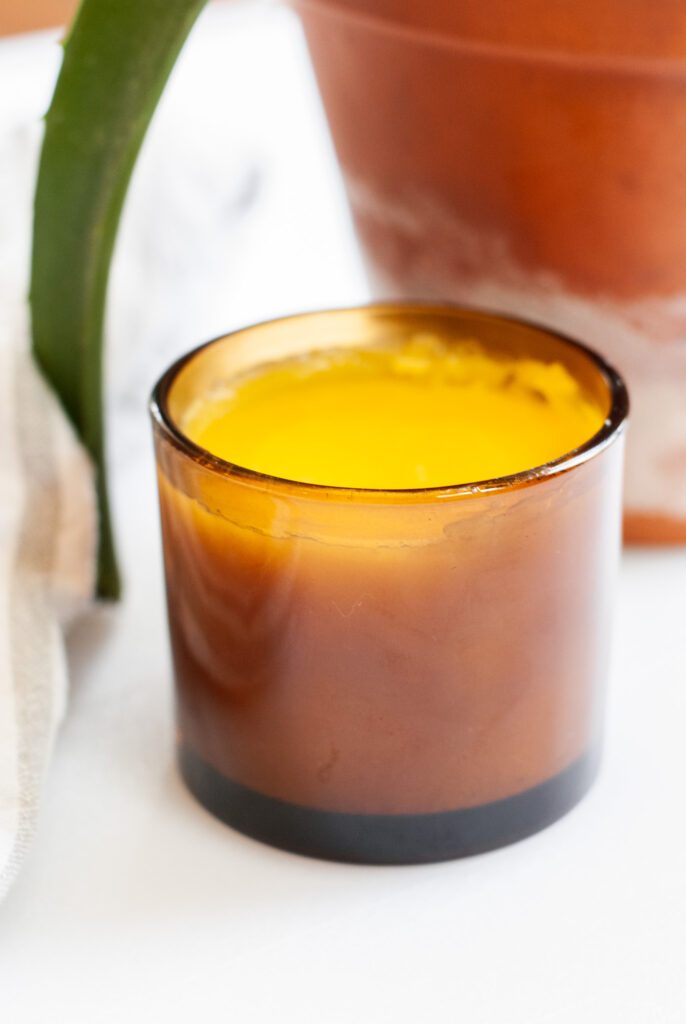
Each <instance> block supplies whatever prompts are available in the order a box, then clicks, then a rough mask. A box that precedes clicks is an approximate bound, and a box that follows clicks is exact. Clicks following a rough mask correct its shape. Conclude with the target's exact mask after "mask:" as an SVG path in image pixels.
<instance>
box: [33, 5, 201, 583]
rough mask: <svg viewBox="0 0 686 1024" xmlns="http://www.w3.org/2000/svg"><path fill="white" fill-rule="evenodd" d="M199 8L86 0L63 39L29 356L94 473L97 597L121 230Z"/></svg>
mask: <svg viewBox="0 0 686 1024" xmlns="http://www.w3.org/2000/svg"><path fill="white" fill-rule="evenodd" d="M204 3H205V0H83V3H82V4H81V7H80V9H79V11H78V14H77V16H76V19H75V21H74V24H73V26H72V29H71V31H70V33H69V37H68V39H67V41H66V43H65V48H64V59H63V63H62V68H61V71H60V75H59V78H58V80H57V85H56V87H55V93H54V96H53V99H52V104H51V106H50V109H49V111H48V113H47V115H46V119H45V136H44V140H43V148H42V152H41V159H40V167H39V172H38V181H37V185H36V195H35V208H34V228H33V255H32V267H31V295H30V300H31V312H32V331H33V348H34V352H35V355H36V358H37V360H38V362H39V364H40V366H41V368H42V370H43V372H44V373H45V375H46V377H47V378H48V380H49V381H50V382H51V384H52V385H53V387H54V388H55V390H56V392H57V394H58V396H59V398H60V400H61V402H62V404H63V406H64V408H65V410H66V412H67V414H68V415H69V417H70V418H71V420H72V422H73V424H74V426H75V428H76V430H77V432H78V434H79V436H80V437H81V439H82V440H83V442H84V444H85V446H86V448H87V449H88V451H89V452H90V454H91V456H92V458H93V460H94V464H95V467H96V482H97V492H98V502H99V509H100V543H99V552H98V581H97V584H98V594H99V595H100V596H101V597H108V598H117V597H118V596H119V594H120V589H121V586H120V577H119V570H118V567H117V560H116V555H115V549H114V542H113V537H112V526H111V521H110V514H109V505H108V497H107V477H106V467H105V433H104V415H103V387H102V366H103V354H102V349H103V322H104V311H105V298H106V291H107V279H108V274H109V267H110V261H111V257H112V250H113V248H114V242H115V236H116V233H117V226H118V223H119V216H120V213H121V208H122V205H123V202H124V197H125V195H126V190H127V186H128V183H129V179H130V177H131V172H132V171H133V167H134V164H135V162H136V157H137V155H138V151H139V149H140V146H141V143H142V141H143V137H144V135H145V132H146V129H147V127H148V124H149V122H150V119H151V117H152V115H153V112H154V110H155V106H156V105H157V101H158V99H159V97H160V95H161V93H162V90H163V88H164V84H165V82H166V80H167V77H168V75H169V73H170V71H171V69H172V67H173V65H174V62H175V60H176V57H177V56H178V53H179V50H180V49H181V47H182V45H183V42H184V40H185V38H186V36H187V35H188V32H189V31H190V28H191V26H192V25H193V22H194V21H195V19H196V17H197V15H198V14H199V13H200V11H201V9H202V8H203V6H204Z"/></svg>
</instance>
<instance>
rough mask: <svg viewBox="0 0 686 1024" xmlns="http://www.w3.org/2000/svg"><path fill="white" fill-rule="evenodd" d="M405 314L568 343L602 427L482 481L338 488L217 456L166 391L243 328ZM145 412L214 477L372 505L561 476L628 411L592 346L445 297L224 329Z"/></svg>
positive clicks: (170, 373) (177, 367)
mask: <svg viewBox="0 0 686 1024" xmlns="http://www.w3.org/2000/svg"><path fill="white" fill-rule="evenodd" d="M356 313H357V314H359V313H363V314H369V315H372V316H373V315H374V314H381V315H384V314H396V315H400V316H402V315H403V314H414V315H421V314H423V313H424V314H427V315H432V316H445V317H446V318H451V317H458V316H461V317H465V316H466V317H469V318H472V319H473V320H474V321H475V322H478V321H488V322H490V323H495V324H498V323H501V324H503V325H509V326H519V327H524V328H531V329H532V330H534V331H537V332H540V333H542V334H543V335H547V336H548V337H549V338H552V339H554V340H555V341H557V342H561V343H562V344H563V346H565V347H569V348H571V349H573V350H575V351H577V352H579V353H580V354H581V355H583V356H585V357H586V358H587V359H588V361H589V362H590V363H591V364H592V366H593V367H594V369H595V370H596V371H597V372H598V374H599V376H600V378H601V379H602V380H603V381H604V383H605V386H606V387H607V390H608V395H609V409H608V412H607V415H606V417H605V420H604V421H603V424H602V426H601V427H600V428H599V430H597V431H596V433H595V434H593V435H592V436H591V437H590V438H588V440H587V441H585V442H584V443H583V444H582V445H579V446H578V447H577V448H574V449H572V450H571V451H569V452H564V453H563V454H562V455H560V456H558V457H557V458H555V459H552V460H550V461H548V462H546V463H543V464H542V465H540V466H533V467H532V468H531V469H525V470H520V471H519V472H517V473H511V474H508V475H505V476H498V477H493V478H490V479H484V480H475V481H465V482H463V483H459V484H449V485H445V486H440V487H413V488H388V487H381V488H375V487H343V486H339V485H335V484H318V483H307V482H305V481H302V480H291V479H288V478H286V477H279V476H273V475H270V474H269V473H263V472H260V471H259V470H255V469H249V468H247V467H246V466H241V465H239V464H237V463H233V462H229V461H228V460H226V459H222V458H221V457H220V456H218V455H215V454H214V453H213V452H211V451H209V450H208V449H206V448H203V447H202V446H201V445H198V444H196V443H195V442H194V441H192V440H191V439H190V438H189V437H188V436H187V435H186V434H185V433H184V432H183V431H182V430H181V428H180V427H179V426H178V424H177V423H176V422H175V420H174V418H173V416H172V415H171V412H170V409H169V396H170V392H171V389H172V387H173V385H174V383H175V381H176V380H177V378H178V376H179V374H180V372H181V371H182V370H183V369H184V368H185V367H186V366H187V365H188V364H189V363H190V362H192V360H194V359H195V358H196V357H197V356H199V355H200V353H201V352H203V351H205V350H206V349H208V348H210V347H211V346H212V345H216V344H218V343H219V342H222V341H226V340H228V339H230V338H233V337H237V336H239V335H244V334H245V333H246V332H249V331H253V330H258V329H259V328H263V327H268V326H269V325H271V324H285V323H288V322H289V321H293V323H295V322H296V321H298V320H303V319H305V318H307V319H310V318H315V317H321V316H332V315H336V314H356ZM149 409H150V415H151V417H152V420H153V423H154V424H155V426H156V427H157V429H158V430H159V431H160V433H161V434H162V436H163V437H164V438H165V439H166V440H167V441H168V442H170V443H171V444H172V445H173V446H174V447H175V448H176V449H177V450H178V451H180V452H181V453H182V454H183V455H185V456H187V457H188V458H189V459H191V460H192V461H193V462H195V463H196V464H198V465H202V466H203V467H205V468H206V469H208V470H210V471H212V472H214V473H216V474H217V475H219V476H223V477H227V478H231V479H234V480H236V481H242V482H244V483H247V484H253V485H259V486H261V487H262V488H266V489H269V490H276V491H281V492H283V491H286V492H290V493H297V494H298V495H299V496H302V497H306V496H308V495H310V496H311V497H313V498H324V497H325V496H326V495H327V494H328V495H331V497H332V498H336V497H337V498H339V499H341V500H346V498H347V499H355V500H358V501H359V500H362V501H363V500H365V499H366V500H368V501H374V502H377V503H384V502H389V503H398V502H402V503H407V504H410V503H415V502H422V501H427V500H430V501H438V500H446V499H456V498H465V497H475V496H478V495H483V494H486V493H489V494H490V493H493V492H497V491H511V490H515V489H518V488H521V487H528V486H531V485H532V484H536V483H541V482H542V481H544V480H548V479H550V478H551V477H556V476H560V475H561V474H563V473H567V472H569V471H570V470H572V469H575V468H576V467H577V466H580V465H582V464H584V463H586V462H588V461H590V460H591V459H593V458H595V457H596V456H597V455H599V454H600V453H601V452H603V451H604V450H605V449H606V448H608V447H609V446H610V445H611V444H612V443H613V442H614V441H615V440H616V439H617V438H618V437H619V436H620V435H621V434H622V433H623V432H624V429H625V427H626V424H627V421H628V416H629V395H628V391H627V387H626V384H625V383H624V380H623V379H622V377H621V376H620V374H619V373H618V372H617V371H616V370H615V369H614V367H613V366H611V365H610V363H608V362H607V361H606V360H605V359H604V358H603V356H601V355H600V354H599V353H598V352H596V351H595V350H594V349H592V348H589V347H588V346H587V345H584V344H582V343H581V342H579V341H576V340H574V339H573V338H570V337H568V336H567V335H566V334H563V333H561V332H560V331H556V330H553V329H551V328H549V327H546V326H544V325H542V324H539V323H536V322H534V321H531V320H527V319H524V318H522V317H511V316H503V315H501V314H496V313H490V312H487V311H485V310H480V309H475V308H470V307H467V306H458V305H452V304H446V303H433V302H420V303H418V302H392V303H384V302H374V303H368V304H366V305H360V306H346V307H340V308H336V309H325V310H317V311H312V312H307V313H294V314H290V315H288V316H283V317H276V318H270V319H268V320H263V321H260V322H258V323H254V324H250V325H248V326H246V327H240V328H238V329H236V330H234V331H229V332H228V333H226V334H221V335H219V336H218V337H216V338H212V339H211V340H210V341H206V342H203V343H202V344H201V345H198V346H196V347H195V348H194V349H191V351H190V352H187V353H186V354H185V355H183V356H181V357H180V358H179V359H177V360H176V361H175V362H174V363H172V364H171V366H170V367H169V368H168V369H167V370H165V372H164V373H163V374H162V376H161V377H160V378H159V380H158V381H157V383H156V384H155V387H154V388H153V391H152V394H151V397H150V403H149Z"/></svg>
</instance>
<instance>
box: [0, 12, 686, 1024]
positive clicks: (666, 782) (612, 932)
mask: <svg viewBox="0 0 686 1024" xmlns="http://www.w3.org/2000/svg"><path fill="white" fill-rule="evenodd" d="M9 47H10V44H2V48H1V49H0V86H2V84H3V80H2V75H3V74H5V75H8V74H12V75H14V81H15V82H17V83H19V88H18V90H17V94H18V95H20V94H21V95H22V96H23V97H24V100H25V101H26V102H28V101H27V100H26V96H27V94H28V93H27V90H28V89H29V86H30V89H32V90H33V93H32V96H33V99H31V103H35V104H37V105H38V106H39V105H40V104H41V103H44V101H45V99H46V97H47V96H48V95H49V92H50V83H51V81H52V78H53V76H54V71H55V66H56V61H55V57H54V54H53V49H54V47H53V43H52V41H51V38H49V37H40V38H35V39H32V40H25V41H23V42H21V43H19V42H18V43H16V44H14V49H13V50H12V54H13V55H14V56H13V59H14V58H15V57H17V55H19V54H20V53H21V55H22V57H21V60H14V65H13V69H10V70H9V71H8V70H7V68H8V67H9V64H8V63H7V62H6V63H5V65H4V66H3V65H2V63H1V62H2V58H3V55H4V56H7V54H8V53H9V52H10V50H9ZM32 62H33V63H32ZM10 63H11V62H10ZM266 69H269V75H267V70H266ZM27 76H28V77H27ZM29 78H30V82H29ZM22 88H23V90H24V91H23V92H22ZM191 100H192V103H191ZM193 104H197V107H195V108H194V109H195V110H197V109H202V111H203V114H202V117H200V119H199V120H200V124H199V125H198V124H195V123H194V122H195V120H197V118H195V115H194V114H193V111H192V109H191V108H192V106H193ZM29 107H30V104H29ZM29 112H30V111H29ZM165 125H166V128H165ZM212 126H214V130H215V131H216V133H217V136H221V138H222V139H224V142H223V143H221V144H220V143H217V152H216V163H215V168H214V170H215V172H217V173H220V174H221V173H223V170H222V168H224V169H225V170H226V176H227V181H229V180H230V181H233V182H234V183H235V182H238V183H239V184H240V182H241V181H242V182H243V184H244V185H245V183H246V182H247V184H248V193H249V192H250V188H252V189H253V193H255V192H256V193H257V198H256V199H255V201H254V202H252V201H251V200H250V195H248V196H247V198H246V195H243V197H242V198H241V195H240V194H239V195H238V198H237V199H236V201H235V203H234V209H235V210H236V211H238V214H240V216H239V215H238V214H237V215H236V218H235V219H234V220H235V223H234V221H232V222H231V225H232V226H231V228H230V231H229V232H228V234H229V235H230V245H229V244H228V243H227V247H226V251H225V250H224V248H223V245H222V244H220V243H219V242H217V241H216V239H215V241H214V242H213V243H212V244H213V246H214V247H213V248H212V252H213V254H214V257H213V258H214V260H215V262H214V264H213V265H214V266H215V267H216V257H217V254H218V253H220V252H221V253H222V254H223V256H222V260H219V263H220V264H221V267H220V271H221V274H222V275H224V277H225V281H226V291H225V293H223V292H222V290H221V289H219V291H220V293H221V295H220V297H219V298H217V294H218V293H217V288H216V285H217V282H216V281H214V282H213V285H212V290H211V295H212V296H213V298H212V300H211V301H210V300H209V299H208V295H210V291H209V290H208V292H207V293H203V291H202V289H200V290H199V291H196V292H195V293H193V296H194V297H193V302H194V303H195V305H194V306H193V308H192V309H191V310H186V313H187V319H186V320H183V317H182V316H180V315H179V309H180V308H181V307H179V305H178V300H177V299H175V298H174V296H173V295H172V291H171V290H170V291H169V292H168V294H169V302H170V308H171V309H172V311H173V312H174V315H173V316H172V315H171V313H170V314H169V316H168V318H167V321H166V322H165V323H166V327H165V331H164V332H162V334H160V331H159V328H158V327H155V326H154V325H153V326H150V323H149V322H148V321H154V320H155V317H154V316H148V317H147V320H146V315H145V314H144V313H143V312H141V310H140V309H138V311H137V312H136V305H135V303H130V302H129V305H128V307H126V302H125V301H124V298H122V309H123V310H124V311H123V312H119V313H117V312H116V311H114V313H113V322H114V324H115V326H116V324H117V316H119V322H118V323H119V334H120V335H121V336H123V335H125V334H126V330H125V329H124V328H127V329H128V330H129V333H130V332H131V330H133V328H132V327H131V325H132V324H137V325H138V327H137V328H136V329H138V330H139V331H140V334H141V336H144V337H146V338H147V337H148V335H146V331H148V334H149V336H150V338H152V341H151V343H150V347H149V350H148V349H146V352H147V354H142V353H141V347H142V348H145V345H143V343H142V342H141V346H139V347H138V348H136V347H134V346H133V345H132V344H129V345H128V346H127V345H126V344H125V343H124V342H122V346H121V351H118V352H117V353H115V354H114V355H115V358H114V363H113V366H114V369H113V371H112V372H113V378H114V383H113V392H114V403H113V415H112V464H113V467H114V476H113V487H114V493H115V506H116V509H115V511H116V520H117V528H118V533H119V538H120V544H121V555H122V561H123V565H124V568H125V573H126V580H127V589H126V598H125V601H124V602H123V604H122V605H121V606H120V607H118V608H114V609H111V608H97V609H95V610H94V611H93V612H92V613H91V614H89V615H88V616H87V617H86V618H85V619H84V620H83V621H82V622H81V623H80V624H79V625H78V626H77V627H76V628H75V630H74V632H73V635H72V637H71V641H70V655H71V663H72V677H73V691H72V697H71V704H70V709H69V715H68V719H67V721H66V723H65V725H64V728H63V730H62V732H61V735H60V737H59V741H58V746H57V749H56V752H55V757H54V762H53V765H52V768H51V772H50V776H49V779H48V782H47V786H46V791H45V799H44V804H43V810H42V815H41V820H40V825H39V830H38V835H37V837H36V840H35V843H34V847H33V850H32V852H31V855H30V857H29V860H28V861H27V863H26V865H25V868H24V871H23V873H22V875H21V877H20V879H19V881H18V882H17V884H16V886H15V888H14V890H13V891H12V892H11V893H10V896H9V898H8V900H7V902H6V903H5V904H4V905H3V907H2V908H1V909H0V1019H2V1021H3V1022H4V1021H7V1022H8V1024H10V1022H11V1024H29V1022H31V1024H53V1022H55V1024H62V1022H69V1024H80V1022H83V1024H86V1022H88V1024H92V1022H95V1021H97V1022H98V1024H104V1022H109V1021H112V1022H117V1024H122V1022H124V1021H126V1022H133V1024H138V1022H146V1024H147V1022H156V1021H169V1022H174V1021H179V1022H181V1021H188V1020H192V1021H215V1020H216V1021H232V1022H235V1024H247V1022H253V1021H257V1022H279V1024H288V1022H294V1024H295V1022H297V1024H308V1022H313V1024H337V1022H345V1024H367V1022H369V1024H385V1022H389V1024H391V1022H392V1024H402V1022H412V1024H418V1022H421V1024H423V1022H431V1021H449V1022H465V1024H551V1022H555V1024H557V1022H565V1024H566V1022H569V1024H580V1022H592V1024H596V1022H603V1024H607V1022H621V1024H653V1022H655V1024H683V1022H684V1021H686V855H685V853H684V847H686V798H685V795H684V788H685V783H686V743H685V742H684V735H685V733H686V626H685V611H686V551H659V552H632V553H629V554H626V555H625V556H624V560H623V565H622V572H621V581H620V589H619V607H618V621H617V630H616V637H615V648H614V660H613V671H612V679H611V688H610V700H609V709H608V711H609V714H608V729H607V746H606V755H605V760H604V766H603V770H602V774H601V777H600V780H599V782H598V783H597V785H596V786H595V788H594V789H593V790H592V792H591V794H590V795H589V796H588V797H587V799H585V800H584V801H583V802H582V804H581V805H580V806H579V807H578V808H577V809H575V810H574V811H573V812H572V813H571V814H569V815H568V816H567V817H566V818H565V819H563V820H562V821H560V822H559V823H558V824H556V825H554V826H553V827H551V828H550V829H548V830H547V831H545V832H543V833H541V834H540V835H538V836H535V837H533V838H531V839H528V840H526V841H524V842H522V843H519V844H517V845H515V846H512V847H509V848H507V849H504V850H501V851H498V852H495V853H490V854H487V855H485V856H481V857H476V858H472V859H469V860H463V861H458V862H453V863H447V864H440V865H435V866H426V867H408V868H388V869H386V868H365V867H352V866H343V865H336V864H329V863H320V862H317V861H314V860H307V859H305V858H301V857H296V856H291V855H289V854H285V853H281V852H278V851H276V850H272V849H270V848H268V847H265V846H262V845H260V844H258V843H256V842H253V841H251V840H249V839H247V838H244V837H243V836H241V835H238V834H236V833H234V832H232V831H230V830H229V829H227V828H226V827H225V826H223V825H221V824H219V823H218V822H216V821H215V820H214V819H213V818H212V817H210V816H209V815H208V814H207V813H206V812H205V811H204V810H202V809H201V808H200V807H199V806H198V805H197V804H196V803H195V802H194V801H193V800H192V798H191V797H190V796H189V795H188V794H187V793H186V791H185V790H184V788H183V786H182V785H181V783H180V781H179V779H178V776H177V774H176V772H175V769H174V765H173V761H172V729H173V727H172V721H171V686H170V667H169V658H168V652H167V639H166V632H165V621H164V605H163V592H162V578H161V558H160V549H159V538H158V527H157V510H156V495H155V489H154V473H153V461H152V454H151V446H150V441H149V429H148V425H147V423H146V415H145V410H144V402H143V399H144V396H145V394H146V392H147V390H148V388H149V385H150V384H151V383H152V381H153V377H154V376H155V374H156V373H157V371H158V370H159V369H160V368H161V367H162V366H163V365H164V364H165V363H166V362H168V361H169V360H170V359H171V357H172V356H173V354H174V352H175V351H178V350H180V349H182V348H186V347H188V346H189V345H190V344H191V343H194V342H196V341H199V340H202V339H203V338H204V337H207V336H210V334H211V333H212V332H213V331H214V333H217V332H218V331H219V330H220V329H221V328H222V327H226V328H228V327H231V326H233V325H234V324H237V323H241V322H247V321H250V320H254V319H259V318H263V317H265V316H270V315H273V314H277V313H281V312H287V311H290V310H293V309H298V308H307V307H315V306H324V305H332V304H336V303H347V302H351V301H354V300H356V299H364V298H365V297H366V291H365V285H364V282H363V278H362V274H361V270H360V267H359V265H358V262H357V257H356V255H355V251H354V247H353V243H352V236H351V232H350V226H349V223H348V221H347V215H346V213H345V209H344V206H343V202H342V192H341V187H340V183H339V181H338V178H337V176H336V171H335V166H334V162H333V157H332V153H331V149H330V145H329V143H328V141H327V138H326V135H325V132H324V129H323V120H322V117H321V112H320V111H319V109H318V106H317V100H316V96H315V93H314V92H313V87H312V81H311V76H310V73H309V71H308V69H307V65H306V63H305V59H304V51H303V46H302V41H301V38H300V35H299V32H298V30H297V27H296V25H295V23H294V21H293V20H292V18H291V17H290V16H289V15H287V14H286V13H284V12H282V11H278V10H273V9H267V10H266V11H265V10H261V9H251V10H241V9H237V10H235V11H216V12H211V13H208V14H207V15H206V16H204V18H203V20H202V22H201V24H200V25H199V27H198V29H197V31H196V32H195V34H194V37H193V39H192V40H191V43H190V44H189V47H188V50H187V52H186V54H185V55H184V59H183V61H182V64H181V66H180V68H179V69H178V71H177V73H176V74H175V78H174V81H173V82H172V85H171V88H170V92H169V95H168V96H167V97H166V98H165V103H164V107H163V109H162V111H161V113H160V118H159V124H158V125H156V127H155V133H156V135H155V137H156V138H157V139H158V140H160V139H162V138H163V137H164V136H165V133H166V138H167V139H169V138H170V136H172V135H177V136H180V138H181V142H180V143H179V146H182V144H183V140H184V138H185V136H184V134H183V133H184V132H190V133H192V132H193V131H195V132H196V137H197V138H198V139H200V138H201V137H202V138H203V139H206V138H207V135H208V132H209V129H210V128H211V127H212ZM210 134H211V133H210ZM204 144H206V143H204ZM160 145H162V143H161V142H160ZM151 146H152V144H151ZM153 149H154V146H152V148H151V149H150V151H149V153H146V154H145V156H144V160H143V164H144V165H145V166H143V165H142V167H141V171H140V175H139V179H138V180H137V181H136V185H135V189H136V190H137V192H136V195H134V197H133V198H132V204H131V211H130V212H129V215H128V216H129V219H130V218H131V217H132V216H134V212H135V210H136V209H137V207H136V205H135V204H137V203H139V202H142V200H141V199H140V196H142V195H144V194H145V184H144V183H145V180H146V175H148V181H154V180H155V174H156V173H157V172H156V171H155V158H154V153H153ZM236 152H238V153H239V154H244V155H246V160H247V163H246V164H245V166H243V170H241V167H240V166H239V165H240V160H238V162H237V163H236V160H235V153H236ZM205 156H206V154H203V153H200V157H202V158H203V159H204V158H205ZM146 161H147V163H146ZM251 161H252V163H251ZM217 163H218V165H219V171H217V166H216V164H217ZM198 166H202V161H200V163H199V164H198ZM241 166H242V165H241ZM246 166H247V167H248V170H247V171H245V167H246ZM145 167H148V170H146V169H145ZM237 167H238V169H236V168H237ZM251 168H252V169H251ZM255 178H257V184H255ZM251 182H252V185H251V184H250V183H251ZM229 191H230V189H229ZM244 191H245V190H244ZM238 193H240V188H239V189H238ZM136 196H138V197H139V198H136ZM234 198H236V197H235V196H234ZM241 204H243V205H241ZM138 209H139V208H138ZM241 211H243V212H242V213H241ZM241 218H243V219H241ZM155 223H156V225H157V226H156V231H155V232H153V235H155V234H156V233H157V234H159V230H160V224H161V222H160V221H159V219H158V221H157V222H155ZM124 230H125V231H128V230H129V228H128V226H125V229H124ZM185 230H186V232H187V233H186V235H185V236H183V237H184V239H185V243H184V246H182V250H183V251H185V250H186V249H187V248H188V246H191V248H192V247H193V246H195V249H193V252H194V253H195V254H196V255H197V254H198V253H200V252H201V251H202V250H203V248H204V246H203V245H202V244H201V242H202V241H203V239H201V238H199V237H195V236H193V229H189V228H188V227H186V229H185ZM189 230H190V234H188V231H189ZM177 269H178V268H177ZM167 270H168V271H169V272H170V273H171V274H172V275H173V274H174V273H176V272H177V270H174V268H169V267H168V268H167ZM184 272H185V271H184ZM118 274H119V278H120V285H121V287H120V286H119V285H116V283H115V287H114V288H113V302H116V298H117V296H118V295H121V296H125V292H126V288H125V287H124V284H121V281H123V280H124V278H126V269H125V268H124V269H121V268H120V269H118ZM119 287H120V290H119V291H118V290H117V289H118V288H119ZM156 287H159V289H160V290H161V293H162V294H164V287H165V284H164V281H162V282H158V283H157V286H156ZM167 287H168V286H167ZM152 291H153V292H154V294H158V293H157V292H155V291H154V288H153V289H152ZM191 292H192V289H191ZM175 301H176V302H177V305H175V306H172V305H171V304H172V303H173V302H175ZM125 307H126V308H125ZM127 309H128V312H127V311H126V310H127ZM136 317H138V319H136ZM127 318H128V319H127ZM215 321H217V322H215ZM219 321H220V322H219ZM179 324H180V325H181V326H178V325H179ZM156 331H157V334H156V333H155V332H156ZM165 332H166V333H165ZM115 333H116V331H115ZM162 335H164V337H162ZM165 338H166V341H165ZM153 364H154V365H153Z"/></svg>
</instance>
